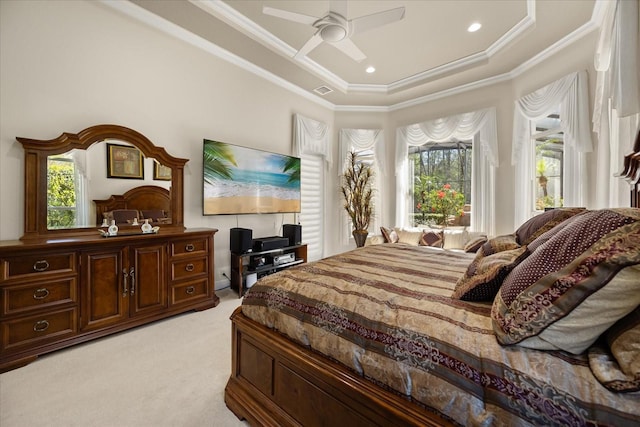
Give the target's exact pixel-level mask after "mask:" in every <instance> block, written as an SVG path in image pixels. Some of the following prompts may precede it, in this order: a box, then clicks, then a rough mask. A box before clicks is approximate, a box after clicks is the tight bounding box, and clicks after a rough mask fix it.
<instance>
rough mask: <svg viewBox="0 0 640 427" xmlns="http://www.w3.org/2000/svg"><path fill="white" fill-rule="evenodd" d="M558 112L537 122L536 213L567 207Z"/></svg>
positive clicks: (535, 132)
mask: <svg viewBox="0 0 640 427" xmlns="http://www.w3.org/2000/svg"><path fill="white" fill-rule="evenodd" d="M558 111H559V108H558V110H556V111H554V112H552V113H551V114H549V115H547V117H545V118H543V119H541V120H537V121H535V122H534V123H533V126H532V129H534V130H533V135H532V141H533V144H532V148H533V149H534V150H535V155H534V156H533V157H532V158H533V159H534V161H535V165H534V166H535V169H534V170H535V179H534V191H533V195H534V198H535V199H534V201H533V202H534V207H535V210H536V212H540V211H543V210H545V209H549V208H557V207H562V206H563V205H564V181H563V173H564V133H563V132H562V129H561V126H560V114H559V113H558Z"/></svg>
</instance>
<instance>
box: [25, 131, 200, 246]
mask: <svg viewBox="0 0 640 427" xmlns="http://www.w3.org/2000/svg"><path fill="white" fill-rule="evenodd" d="M16 139H17V140H18V141H19V142H20V143H21V144H22V146H23V147H24V150H25V206H24V235H23V236H22V239H23V240H25V239H35V238H44V237H46V238H51V237H56V236H66V235H78V234H83V233H95V232H96V228H97V227H100V226H101V224H100V223H99V220H100V217H101V215H102V214H103V212H102V211H104V210H105V209H110V208H120V207H123V206H124V207H127V208H130V209H139V207H137V206H133V205H134V204H135V203H136V201H138V200H142V201H143V202H141V203H144V200H149V199H151V198H154V197H164V198H165V200H166V199H167V198H168V201H167V203H168V207H169V212H170V214H169V215H168V216H167V218H163V219H165V220H166V221H163V223H162V224H161V227H162V228H171V229H177V228H179V229H184V212H183V210H184V193H183V187H184V165H185V163H187V161H188V160H187V159H180V158H176V157H173V156H171V155H169V154H168V153H167V152H166V151H165V149H164V148H162V147H157V146H155V145H154V144H153V143H152V142H151V141H150V140H149V139H147V138H146V137H145V136H144V135H142V134H140V133H139V132H136V131H135V130H132V129H129V128H126V127H123V126H118V125H109V124H105V125H97V126H92V127H89V128H87V129H85V130H83V131H81V132H79V133H78V134H73V133H63V134H62V135H60V136H59V137H57V138H55V139H51V140H36V139H29V138H22V137H18V138H16ZM114 147H116V148H117V149H118V150H120V151H119V152H114V153H112V152H111V151H110V150H113V149H114ZM96 149H97V151H96V152H97V153H98V155H99V156H100V159H104V160H101V162H102V163H100V167H104V166H105V165H106V166H107V169H108V170H109V174H108V175H106V174H104V175H102V176H101V178H100V179H99V180H98V179H92V180H89V181H91V182H88V183H86V182H85V183H84V184H82V185H79V187H82V186H84V187H87V186H90V187H91V188H92V190H95V189H99V188H101V189H102V191H103V192H102V193H96V192H95V191H92V192H91V193H90V194H93V195H95V194H101V196H99V197H92V196H89V197H87V196H86V195H87V194H88V193H87V190H86V189H85V190H83V191H84V196H83V197H82V200H83V202H80V201H78V200H79V199H80V197H74V196H70V197H72V198H74V200H76V201H78V207H77V210H79V211H83V214H82V215H83V218H84V219H83V220H82V221H77V220H74V221H75V222H73V223H65V222H60V224H62V225H60V224H58V225H52V216H55V214H54V213H52V212H53V210H52V208H51V207H52V205H54V204H56V203H53V202H52V199H54V198H56V197H60V198H64V197H65V196H64V194H65V193H64V191H63V190H60V189H59V188H58V187H56V190H55V195H54V194H52V193H53V191H50V190H51V189H52V188H54V187H53V186H55V185H56V183H55V180H54V178H52V176H57V175H60V174H59V173H58V174H57V175H56V174H53V173H52V172H51V171H52V170H53V169H54V168H55V164H56V162H58V161H62V162H64V161H65V160H68V159H71V160H68V161H74V162H75V160H73V159H74V157H79V156H77V155H76V154H77V153H81V154H85V153H88V152H89V150H96ZM128 150H129V151H131V152H132V153H134V154H135V153H138V154H139V153H141V156H140V157H141V159H147V160H146V161H144V162H143V160H140V163H139V164H138V165H135V164H134V165H133V168H131V167H130V166H131V164H130V163H126V164H125V163H122V162H121V163H120V164H118V163H117V161H118V160H119V158H118V156H123V155H125V154H126V152H127V151H128ZM137 150H139V152H138V151H137ZM94 155H95V154H94ZM112 156H113V157H112ZM121 159H122V158H120V160H121ZM149 159H153V160H149ZM93 163H94V167H95V164H96V161H95V160H94V161H93ZM145 163H146V165H145ZM80 164H81V166H80V167H77V165H76V171H75V172H71V173H73V174H75V175H76V176H77V175H78V172H77V169H82V168H86V169H87V170H89V169H91V165H89V164H86V163H84V164H83V163H82V162H80ZM149 165H153V166H152V167H151V168H152V169H153V170H152V171H145V169H148V168H149ZM136 168H140V169H136ZM158 171H161V172H158ZM152 173H153V174H154V175H153V176H154V179H158V182H157V185H145V184H149V182H148V181H145V182H143V181H138V180H136V179H135V178H139V176H142V177H143V178H144V175H145V174H146V175H148V176H150V175H151V174H152ZM85 175H86V174H85ZM156 175H157V176H156ZM131 178H134V179H131ZM143 178H139V179H143ZM69 179H70V180H71V181H73V179H72V178H69ZM85 181H87V180H86V179H85ZM163 181H164V182H163ZM75 182H77V180H76V181H75ZM115 182H119V183H121V186H120V187H118V188H125V187H123V185H124V184H122V183H126V184H127V186H128V187H129V188H128V189H127V190H126V191H124V190H123V191H119V192H110V193H109V194H106V193H105V191H106V192H109V191H110V190H109V188H110V187H109V185H106V184H108V183H112V184H113V183H115ZM154 183H155V181H154ZM111 188H113V187H111ZM72 193H73V192H72ZM74 194H76V193H74ZM123 197H124V200H127V201H129V203H130V204H131V206H127V205H126V202H122V200H123ZM98 199H104V200H98ZM122 203H125V204H124V205H123V204H122ZM62 204H63V205H64V203H62ZM80 205H82V206H80ZM74 206H75V205H74ZM142 208H144V206H142ZM58 209H59V208H58ZM57 212H58V213H59V211H57ZM74 215H75V216H79V215H78V213H77V212H75V213H74ZM127 227H128V226H127V225H125V228H127ZM130 227H134V226H133V225H130ZM135 227H137V226H135Z"/></svg>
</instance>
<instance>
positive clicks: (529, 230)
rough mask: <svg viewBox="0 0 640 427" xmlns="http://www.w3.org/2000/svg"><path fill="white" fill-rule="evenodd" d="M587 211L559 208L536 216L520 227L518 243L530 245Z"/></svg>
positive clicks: (517, 234)
mask: <svg viewBox="0 0 640 427" xmlns="http://www.w3.org/2000/svg"><path fill="white" fill-rule="evenodd" d="M585 211H586V210H585V208H558V209H552V210H550V211H546V212H544V213H541V214H540V215H536V216H534V217H533V218H531V219H529V220H528V221H526V222H525V223H524V224H522V225H521V226H520V227H518V229H517V230H516V241H517V242H518V243H519V244H521V245H523V246H524V245H528V244H529V243H531V242H532V241H533V240H535V239H536V238H537V237H538V236H540V235H542V234H543V233H546V232H547V231H549V230H551V229H552V228H553V227H555V226H556V225H558V224H560V223H561V222H563V221H565V220H567V219H569V218H571V217H572V216H574V215H577V214H579V213H581V212H585Z"/></svg>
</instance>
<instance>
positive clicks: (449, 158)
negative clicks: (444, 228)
mask: <svg viewBox="0 0 640 427" xmlns="http://www.w3.org/2000/svg"><path fill="white" fill-rule="evenodd" d="M472 156H473V151H472V141H470V140H466V141H460V140H457V139H454V140H451V141H448V142H437V143H436V142H428V143H426V144H424V145H420V146H415V147H409V174H410V177H409V182H412V183H413V189H412V191H411V192H410V194H411V195H412V196H413V201H412V204H411V205H412V206H413V210H412V212H410V221H409V222H410V224H411V225H412V226H413V227H429V226H433V225H436V224H440V225H443V224H446V225H464V226H468V225H469V224H470V223H471V215H472V210H471V176H472V175H471V163H472V159H473V157H472ZM443 212H445V213H443ZM446 213H448V215H447V214H446ZM445 216H446V218H445Z"/></svg>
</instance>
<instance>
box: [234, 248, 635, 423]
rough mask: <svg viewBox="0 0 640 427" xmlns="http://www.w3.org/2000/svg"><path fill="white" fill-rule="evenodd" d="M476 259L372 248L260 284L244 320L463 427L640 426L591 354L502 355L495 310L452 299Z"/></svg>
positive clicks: (519, 351) (509, 350) (508, 350)
mask: <svg viewBox="0 0 640 427" xmlns="http://www.w3.org/2000/svg"><path fill="white" fill-rule="evenodd" d="M472 259H473V254H464V253H460V252H453V251H444V250H440V249H434V248H429V247H422V246H420V247H412V246H406V245H402V244H382V245H375V246H366V247H364V248H359V249H356V250H354V251H351V252H347V253H344V254H340V255H336V256H333V257H329V258H326V259H323V260H320V261H317V262H312V263H308V264H303V265H300V266H297V267H294V268H291V269H287V270H283V271H281V272H279V273H277V274H274V275H271V276H267V277H265V278H262V279H261V280H259V281H258V282H257V283H256V284H255V285H254V286H253V287H252V288H251V289H250V291H249V292H248V293H247V294H246V296H245V298H244V301H243V303H242V311H243V313H244V314H245V315H246V316H247V317H249V318H251V319H253V320H255V321H257V322H259V323H262V324H264V325H266V326H268V327H270V328H274V329H276V330H278V331H279V332H281V333H283V334H284V335H286V336H288V337H289V338H290V339H292V340H294V341H297V342H298V343H300V344H302V345H305V346H308V347H309V348H311V349H313V350H315V351H317V352H320V353H322V354H324V355H326V356H328V357H330V358H332V359H334V360H337V361H339V362H340V363H342V364H344V365H345V366H347V367H349V368H350V369H352V370H353V371H355V372H357V373H359V374H360V375H363V376H364V377H366V378H369V379H371V380H372V381H374V382H376V383H378V384H380V385H382V386H383V387H386V388H388V389H391V390H394V391H395V392H397V393H400V394H402V395H405V396H407V397H408V398H410V399H411V400H413V401H415V402H416V403H418V404H420V405H423V406H425V407H427V408H430V409H432V410H435V411H437V412H439V413H441V414H443V415H444V416H445V417H446V418H449V419H451V420H452V421H454V422H456V423H459V424H461V425H465V426H467V425H477V426H489V425H491V426H499V425H508V426H514V425H562V426H568V425H571V426H573V425H575V426H581V425H616V426H621V425H640V396H639V395H638V393H632V394H619V393H618V394H616V393H612V392H610V391H608V390H606V389H605V388H604V387H602V386H601V385H600V383H599V382H598V381H597V380H596V379H595V377H594V376H593V374H592V373H591V370H590V369H589V364H588V360H587V356H586V355H579V356H575V355H570V354H568V353H563V352H549V351H537V350H529V349H524V348H521V347H517V346H511V347H504V346H501V345H499V344H498V343H497V342H496V339H495V336H494V333H493V330H492V326H491V317H490V312H491V304H489V303H486V304H482V303H469V302H464V301H459V300H453V299H451V298H450V295H451V293H452V291H453V288H454V287H455V283H456V281H457V280H458V278H459V277H461V276H462V275H463V274H464V271H465V270H466V267H467V265H468V264H469V263H470V262H471V260H472Z"/></svg>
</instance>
